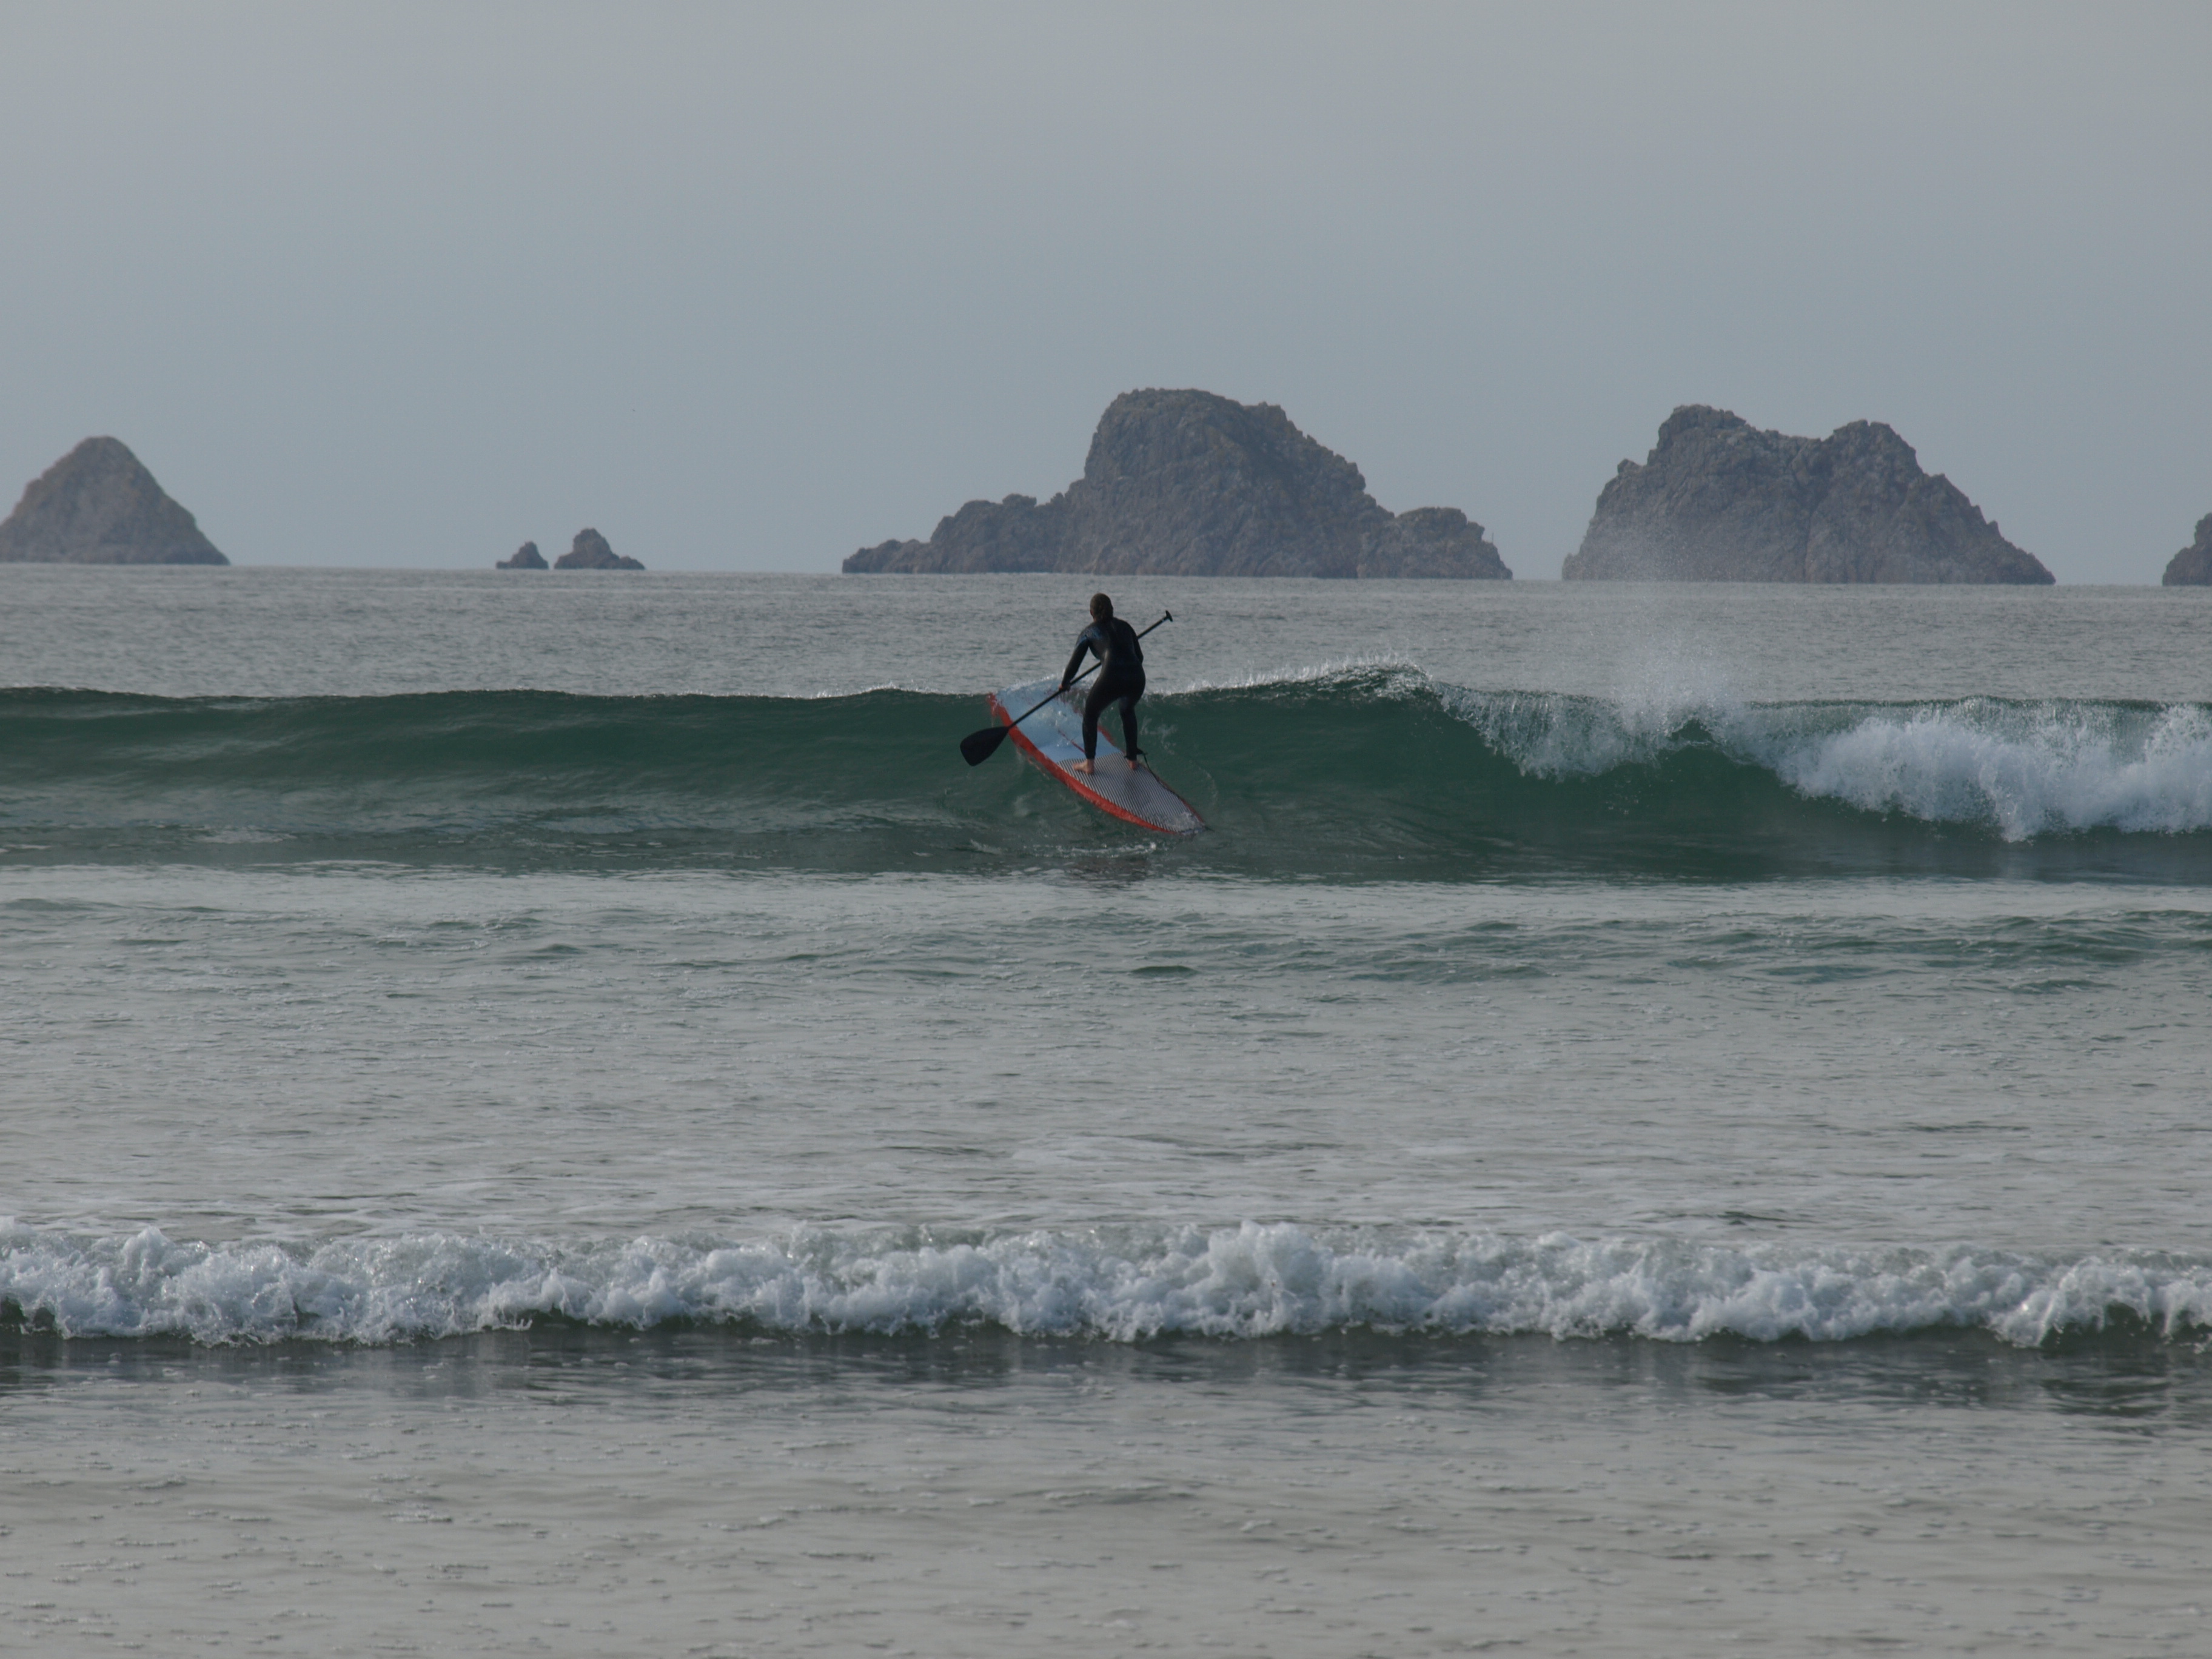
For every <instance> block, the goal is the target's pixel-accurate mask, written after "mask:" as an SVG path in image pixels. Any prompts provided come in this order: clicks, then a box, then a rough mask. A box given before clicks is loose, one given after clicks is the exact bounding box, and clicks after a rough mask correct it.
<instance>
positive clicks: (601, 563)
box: [553, 530, 645, 570]
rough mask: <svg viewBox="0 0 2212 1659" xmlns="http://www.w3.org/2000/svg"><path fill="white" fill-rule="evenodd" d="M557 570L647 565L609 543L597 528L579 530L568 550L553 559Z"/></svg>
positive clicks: (638, 568)
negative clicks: (620, 551)
mask: <svg viewBox="0 0 2212 1659" xmlns="http://www.w3.org/2000/svg"><path fill="white" fill-rule="evenodd" d="M553 568H555V569H556V570H642V569H644V568H645V567H644V566H643V565H641V564H640V563H639V562H637V561H636V560H635V559H633V558H630V557H629V556H627V555H625V554H621V553H617V552H616V551H615V550H614V549H613V548H611V547H610V546H608V545H607V538H605V536H602V535H601V534H599V532H598V531H596V530H579V531H578V532H576V539H575V540H574V541H573V542H571V543H569V544H568V551H567V552H566V553H563V554H562V556H560V557H559V558H557V559H556V560H554V561H553Z"/></svg>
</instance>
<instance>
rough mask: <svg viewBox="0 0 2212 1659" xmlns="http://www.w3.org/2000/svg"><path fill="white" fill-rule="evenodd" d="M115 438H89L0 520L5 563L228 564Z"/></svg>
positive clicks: (33, 484)
mask: <svg viewBox="0 0 2212 1659" xmlns="http://www.w3.org/2000/svg"><path fill="white" fill-rule="evenodd" d="M229 562H230V561H229V560H228V559H226V558H225V557H223V556H222V554H221V553H219V552H217V551H216V546H215V544H214V543H213V542H210V540H208V538H206V537H205V536H204V535H202V534H201V533H200V527H199V526H198V524H197V523H196V522H195V521H194V520H193V518H192V515H191V513H187V512H185V509H184V508H183V507H180V506H179V505H178V504H177V503H176V502H175V501H172V500H170V499H169V495H168V492H167V491H166V490H164V489H162V488H161V485H160V484H158V483H155V482H154V475H153V474H152V473H150V472H149V471H147V470H146V469H145V467H144V465H142V464H141V463H140V461H139V459H138V458H137V456H136V455H133V454H132V453H131V452H130V450H129V449H128V448H126V447H125V446H124V445H123V443H122V442H121V441H118V440H117V439H114V438H87V439H86V440H85V441H83V442H82V443H81V444H79V445H78V446H77V447H76V448H75V449H72V450H71V451H70V453H68V454H66V455H64V456H63V457H62V458H61V459H59V460H58V461H56V462H55V463H54V464H53V465H52V466H50V467H48V468H47V469H46V471H44V472H42V473H40V475H39V477H36V478H34V479H33V480H32V481H31V483H30V484H29V485H28V486H27V487H26V489H24V491H23V499H22V500H21V501H18V502H16V503H15V511H14V512H13V513H9V515H8V517H7V519H6V520H4V521H0V563H11V564H14V563H42V564H228V563H229Z"/></svg>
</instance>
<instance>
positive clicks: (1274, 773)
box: [0, 666, 2212, 881]
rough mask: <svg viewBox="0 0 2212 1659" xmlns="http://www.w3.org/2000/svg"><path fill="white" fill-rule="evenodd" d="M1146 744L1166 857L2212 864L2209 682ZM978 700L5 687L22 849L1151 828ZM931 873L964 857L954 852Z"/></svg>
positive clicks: (277, 850) (1053, 854) (1069, 836)
mask: <svg viewBox="0 0 2212 1659" xmlns="http://www.w3.org/2000/svg"><path fill="white" fill-rule="evenodd" d="M1145 716H1146V738H1145V741H1146V747H1147V749H1148V750H1150V751H1151V752H1152V758H1153V763H1154V764H1155V765H1156V766H1157V767H1158V769H1159V770H1160V772H1161V774H1162V775H1163V776H1164V777H1165V778H1166V779H1167V780H1168V781H1170V783H1172V784H1174V785H1175V786H1176V788H1177V789H1178V790H1179V791H1180V792H1181V793H1183V794H1184V795H1185V796H1186V797H1188V799H1190V800H1191V801H1192V802H1193V803H1194V805H1196V806H1197V807H1198V808H1199V809H1200V811H1201V812H1202V813H1204V814H1205V816H1206V818H1207V820H1208V821H1209V823H1211V824H1212V827H1213V829H1215V831H1216V832H1217V833H1215V834H1213V835H1211V836H1201V837H1198V838H1196V839H1195V840H1194V841H1192V842H1189V843H1188V844H1186V845H1183V846H1182V847H1179V848H1176V849H1175V850H1174V854H1173V856H1174V857H1175V858H1176V860H1180V861H1181V862H1182V865H1183V866H1188V867H1191V868H1194V869H1198V870H1213V871H1221V872H1234V873H1247V874H1260V875H1267V874H1291V875H1310V874H1317V873H1318V874H1328V875H1343V876H1348V877H1352V878H1393V877H1400V876H1414V877H1420V878H1450V877H1454V876H1476V877H1480V876H1482V875H1485V874H1489V873H1513V874H1526V873H1528V872H1529V871H1530V870H1532V869H1539V868H1557V869H1565V870H1571V871H1575V872H1584V873H1588V872H1598V873H1603V872H1609V871H1618V872H1632V873H1642V874H1660V875H1666V874H1676V875H1686V876H1693V877H1704V876H1714V875H1723V876H1731V877H1751V876H1759V875H1765V874H1787V873H1798V872H1808V871H1820V872H1854V871H1868V870H1875V871H1882V872H1893V871H1899V870H1905V871H1910V870H1929V871H1940V872H1950V873H1964V874H1974V873H1985V872H2002V873H2021V872H2027V873H2036V872H2044V873H2076V872H2101V873H2111V874H2118V875H2123V876H2125V875H2142V876H2146V877H2150V878H2158V879H2163V880H2183V881H2204V880H2212V708H2206V707H2204V706H2203V705H2197V704H2172V705H2163V706H2161V705H2155V704H2148V703H2130V702H2039V703H2025V702H2005V701H2002V700H1996V699H1987V698H1982V699H1968V700H1962V701H1957V702H1940V703H1926V704H1912V705H1904V704H1894V703H1884V702H1796V703H1782V704H1747V703H1729V702H1716V701H1703V702H1688V703H1682V704H1664V705H1644V704H1638V703H1635V702H1626V701H1612V700H1605V699H1597V698H1589V697H1574V696H1556V695H1540V694H1534V693H1522V692H1515V691H1510V690H1505V691H1494V690H1470V689H1468V688H1464V687H1459V686H1454V685H1449V684H1443V683H1440V682H1437V681H1434V680H1431V679H1430V678H1427V677H1425V675H1423V674H1421V673H1420V672H1419V671H1417V670H1413V669H1409V668H1403V667H1396V668H1394V667H1372V666H1370V667H1353V668H1345V669H1339V670H1333V671H1322V672H1318V673H1316V674H1311V675H1301V676H1292V677H1289V678H1283V679H1279V680H1274V681H1270V682H1267V683H1264V684H1253V685H1245V686H1235V687H1212V688H1203V689H1198V690H1189V691H1186V692H1182V693H1176V694H1172V695H1156V696H1153V697H1151V698H1149V699H1147V701H1146V704H1145ZM986 720H987V714H985V711H984V707H983V702H982V699H981V697H980V696H978V697H975V698H967V697H955V696H939V695H929V694H923V693H918V692H908V691H896V690H879V691H873V692H868V693H866V694H862V695H859V696H840V697H823V698H769V697H706V696H670V697H584V696H568V695H564V694H560V693H552V692H535V691H510V692H483V691H468V692H459V691H456V692H440V693H430V694H423V695H417V696H392V697H356V698H289V699H283V698H279V699H238V698H199V699H165V698H155V697H144V696H129V695H123V694H115V693H95V692H78V691H62V690H16V691H7V692H0V846H4V849H5V851H4V853H0V855H5V856H18V857H21V856H34V855H35V856H42V857H47V858H58V857H94V858H149V857H150V858H161V859H175V858H191V859H207V858H222V859H226V860H257V861H270V860H293V859H301V858H307V859H320V858H333V857H336V858H369V859H384V860H402V861H404V860H472V861H483V860H493V861H502V860H503V861H510V862H512V861H524V862H545V861H559V860H564V859H569V858H574V857H579V856H583V857H589V858H591V859H593V860H606V859H609V858H615V859H631V860H650V861H653V862H659V863H667V862H671V861H700V860H704V861H714V860H727V859H739V860H764V861H766V862H769V863H771V864H781V865H790V866H802V867H817V868H818V867H832V868H836V869H841V870H848V871H872V870H884V869H901V870H911V869H914V868H915V867H917V866H915V864H913V863H912V862H911V860H915V859H927V858H936V859H939V860H951V864H952V865H953V866H958V865H961V864H963V863H964V864H967V865H970V866H983V867H988V866H992V865H994V864H1004V863H1005V862H1006V861H1008V860H1013V861H1015V862H1035V861H1036V860H1051V859H1057V858H1060V857H1063V856H1065V855H1066V854H1069V853H1070V852H1071V851H1073V852H1076V853H1082V852H1085V851H1097V850H1100V849H1115V848H1121V849H1126V848H1127V847H1128V846H1129V844H1130V843H1131V842H1133V840H1134V841H1141V840H1142V839H1143V837H1142V836H1139V835H1137V834H1136V833H1135V832H1133V831H1132V830H1130V829H1128V828H1127V826H1123V825H1120V824H1117V823H1111V822H1109V821H1108V820H1105V819H1103V818H1102V817H1098V816H1097V815H1096V814H1094V813H1092V812H1091V811H1090V810H1089V809H1088V808H1086V807H1085V806H1083V805H1080V804H1079V802H1078V801H1077V800H1076V799H1074V798H1073V796H1072V795H1070V794H1068V793H1066V792H1063V791H1060V790H1059V789H1058V788H1056V787H1054V786H1052V785H1051V784H1049V783H1048V782H1047V781H1044V780H1042V778H1040V777H1039V776H1038V775H1036V773H1035V772H1033V771H1030V770H1029V769H1026V768H1025V767H1024V766H1023V765H1022V764H1021V763H1019V762H1018V760H1017V759H1016V758H1015V751H1014V750H1012V747H1011V746H1009V747H1007V748H1006V749H1005V750H1002V751H1001V757H1000V758H998V759H994V761H992V762H991V763H988V764H987V765H985V766H983V767H981V768H979V769H975V770H973V771H971V770H970V769H968V768H967V767H966V766H964V765H963V764H962V763H961V761H960V758H959V755H958V750H957V742H958V739H959V738H960V736H961V735H962V734H963V732H966V731H968V730H969V729H971V728H973V727H975V726H980V725H981V724H984V723H985V722H986ZM932 867H935V868H945V867H948V866H946V865H945V864H942V863H940V864H939V865H937V866H932Z"/></svg>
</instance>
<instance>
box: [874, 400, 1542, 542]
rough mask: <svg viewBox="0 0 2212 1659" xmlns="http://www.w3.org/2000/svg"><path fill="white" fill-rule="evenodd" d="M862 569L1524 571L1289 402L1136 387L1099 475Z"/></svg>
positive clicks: (1019, 500) (959, 517)
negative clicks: (1386, 486)
mask: <svg viewBox="0 0 2212 1659" xmlns="http://www.w3.org/2000/svg"><path fill="white" fill-rule="evenodd" d="M845 569H846V570H847V571H848V573H857V572H873V571H925V572H933V573H947V572H956V571H957V572H974V571H1015V570H1030V571H1038V570H1058V571H1082V572H1086V573H1096V574H1101V575H1146V576H1347V577H1352V576H1357V577H1379V576H1401V577H1402V576H1450V577H1492V578H1498V579H1504V578H1508V577H1510V576H1511V575H1512V574H1513V573H1512V572H1511V571H1510V570H1508V569H1507V568H1505V565H1504V562H1503V561H1502V560H1500V559H1499V557H1498V550H1497V548H1495V547H1494V546H1492V544H1491V543H1490V542H1489V540H1488V539H1487V538H1485V536H1484V535H1483V532H1482V526H1480V525H1479V524H1475V523H1474V522H1472V521H1471V520H1469V519H1468V516H1467V514H1466V513H1462V512H1461V511H1460V510H1459V509H1458V508H1457V507H1417V508H1415V509H1414V510H1413V511H1412V512H1410V513H1390V512H1388V511H1386V510H1385V509H1384V508H1383V507H1381V506H1379V505H1377V504H1376V500H1375V498H1374V497H1373V496H1372V495H1369V494H1368V493H1367V480H1366V479H1365V478H1364V477H1361V476H1360V471H1359V469H1358V467H1356V466H1354V465H1352V463H1351V462H1350V461H1347V460H1346V459H1344V457H1343V456H1341V455H1339V454H1337V453H1334V451H1332V450H1328V449H1325V448H1323V447H1322V446H1321V445H1320V444H1317V443H1316V442H1315V441H1313V440H1312V439H1311V438H1309V437H1307V436H1306V435H1305V434H1304V433H1303V432H1301V431H1299V430H1298V429H1297V428H1296V427H1295V426H1293V425H1291V421H1290V417H1289V416H1286V415H1285V414H1284V413H1283V411H1282V410H1279V409H1278V408H1277V407H1276V406H1275V405H1274V404H1240V403H1237V402H1236V401H1235V400H1233V399H1231V398H1221V397H1217V396H1215V395H1214V394H1213V393H1212V392H1123V393H1122V394H1121V396H1120V397H1118V398H1115V399H1114V401H1113V402H1112V403H1111V404H1109V405H1108V406H1107V410H1106V413H1105V415H1104V416H1103V417H1101V419H1100V420H1099V422H1098V430H1097V432H1096V433H1094V434H1093V435H1091V453H1090V455H1089V456H1088V457H1087V458H1086V459H1085V461H1084V463H1083V476H1082V477H1080V478H1079V479H1077V480H1076V481H1075V482H1074V483H1072V484H1070V485H1069V486H1068V487H1067V488H1066V489H1064V490H1062V491H1061V492H1060V494H1059V495H1055V496H1054V497H1053V498H1052V499H1051V500H1050V501H1046V502H1045V503H1043V504H1042V506H1040V505H1039V504H1038V502H1037V500H1036V497H1035V496H1034V495H1009V496H1007V497H1006V500H1004V501H970V502H969V503H968V505H967V506H965V507H962V508H961V509H960V510H959V511H958V512H957V513H953V514H952V515H951V517H950V518H945V519H940V520H938V524H937V529H936V531H935V532H934V533H933V534H932V535H931V537H930V538H929V539H928V540H927V541H926V542H915V541H905V542H899V541H891V542H884V543H883V544H881V545H879V546H876V547H868V548H863V549H861V550H860V551H859V552H858V553H855V554H854V555H853V556H852V557H850V558H848V559H847V560H846V561H845Z"/></svg>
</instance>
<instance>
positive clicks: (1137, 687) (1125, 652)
mask: <svg viewBox="0 0 2212 1659" xmlns="http://www.w3.org/2000/svg"><path fill="white" fill-rule="evenodd" d="M1093 651H1095V652H1097V653H1098V684H1096V685H1094V686H1092V687H1091V695H1090V696H1088V697H1086V698H1085V699H1084V702H1083V758H1082V759H1081V760H1079V761H1078V762H1077V763H1075V765H1074V767H1073V770H1075V771H1078V772H1085V773H1091V774H1095V773H1097V770H1098V717H1099V716H1100V715H1101V714H1104V713H1105V712H1106V710H1107V708H1109V706H1111V705H1113V704H1115V703H1119V704H1121V748H1122V750H1123V751H1124V752H1125V753H1127V756H1128V757H1129V764H1130V766H1131V767H1132V768H1134V767H1135V766H1136V764H1137V757H1138V756H1139V755H1141V754H1143V753H1144V752H1145V751H1144V750H1141V749H1139V748H1138V747H1137V699H1138V698H1139V697H1141V696H1144V695H1145V647H1143V646H1141V645H1139V644H1138V643H1137V630H1136V629H1133V628H1132V627H1130V626H1129V624H1128V623H1125V622H1123V621H1122V620H1121V618H1120V617H1117V616H1115V614H1114V601H1113V600H1111V599H1108V598H1107V597H1106V596H1105V595H1104V594H1103V593H1093V594H1092V595H1091V626H1090V627H1088V628H1086V629H1084V630H1083V631H1082V633H1080V634H1079V635H1076V637H1075V651H1074V654H1073V655H1072V656H1070V657H1069V658H1068V659H1067V667H1066V670H1065V671H1063V672H1062V673H1061V675H1060V690H1061V691H1062V692H1063V693H1065V692H1066V690H1067V688H1068V687H1069V686H1070V685H1073V684H1074V683H1075V677H1076V675H1077V673H1078V672H1079V671H1081V669H1082V667H1083V659H1084V655H1085V653H1087V652H1093Z"/></svg>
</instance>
